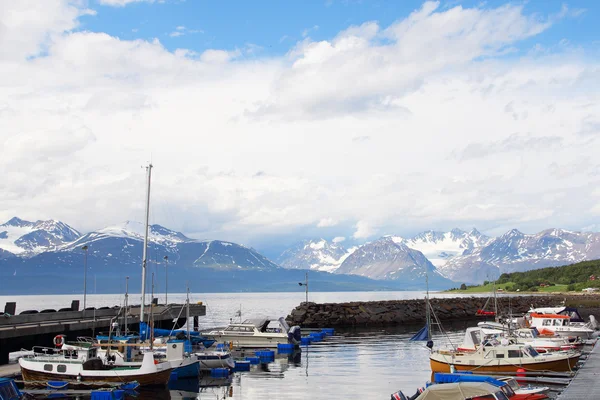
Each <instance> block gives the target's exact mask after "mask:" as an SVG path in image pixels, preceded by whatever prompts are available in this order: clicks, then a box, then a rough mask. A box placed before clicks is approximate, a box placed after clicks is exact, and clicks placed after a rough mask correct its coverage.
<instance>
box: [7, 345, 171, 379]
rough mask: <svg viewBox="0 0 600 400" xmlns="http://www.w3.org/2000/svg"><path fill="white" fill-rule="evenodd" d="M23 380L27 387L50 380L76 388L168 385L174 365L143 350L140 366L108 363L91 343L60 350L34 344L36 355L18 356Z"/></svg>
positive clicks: (63, 347) (68, 346)
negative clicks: (109, 384) (100, 356)
mask: <svg viewBox="0 0 600 400" xmlns="http://www.w3.org/2000/svg"><path fill="white" fill-rule="evenodd" d="M19 365H20V367H21V374H22V376H23V381H24V382H25V384H26V385H28V386H39V385H42V386H45V385H46V382H48V381H62V382H69V384H70V385H71V387H74V388H95V387H103V386H105V385H106V383H114V382H117V383H123V382H133V381H136V382H138V383H139V385H140V386H165V385H166V384H167V382H168V381H169V377H170V375H171V371H172V370H173V368H172V367H171V365H170V364H169V363H159V362H158V361H156V362H155V359H154V354H153V353H151V352H147V353H144V355H143V360H142V362H141V364H140V365H135V366H117V365H107V364H105V363H104V361H103V360H102V359H101V358H99V357H98V350H97V349H96V347H94V346H93V344H91V343H77V344H76V345H65V346H62V347H61V348H60V349H53V348H46V347H38V346H35V347H34V348H33V354H30V355H26V356H24V357H21V358H19Z"/></svg>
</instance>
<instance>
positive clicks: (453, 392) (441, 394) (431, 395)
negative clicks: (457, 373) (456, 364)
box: [392, 382, 507, 400]
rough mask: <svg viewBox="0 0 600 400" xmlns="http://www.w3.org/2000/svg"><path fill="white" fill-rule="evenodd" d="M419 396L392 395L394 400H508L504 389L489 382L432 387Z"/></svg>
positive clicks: (446, 384)
mask: <svg viewBox="0 0 600 400" xmlns="http://www.w3.org/2000/svg"><path fill="white" fill-rule="evenodd" d="M417 394H418V395H417ZM417 394H415V395H414V396H410V397H408V396H406V395H405V394H403V393H402V392H400V391H399V392H396V393H394V394H392V400H449V399H452V400H483V399H485V400H507V397H506V395H505V394H504V392H503V391H502V389H500V388H499V387H498V386H494V385H492V384H491V383H488V382H456V383H444V384H442V385H431V386H429V387H427V388H425V389H423V390H422V391H420V390H419V391H418V392H417Z"/></svg>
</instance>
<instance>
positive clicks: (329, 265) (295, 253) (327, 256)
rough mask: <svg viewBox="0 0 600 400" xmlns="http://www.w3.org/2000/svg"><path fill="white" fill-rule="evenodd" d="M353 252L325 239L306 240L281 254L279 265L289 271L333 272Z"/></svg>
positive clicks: (338, 243) (278, 259)
mask: <svg viewBox="0 0 600 400" xmlns="http://www.w3.org/2000/svg"><path fill="white" fill-rule="evenodd" d="M353 250H354V249H352V250H346V249H345V248H344V247H343V246H342V245H341V243H340V242H333V241H332V242H328V241H327V240H325V239H318V240H306V241H304V242H302V243H300V244H298V245H296V246H294V247H292V248H290V249H287V250H286V251H284V252H283V253H281V255H280V256H279V257H278V258H277V263H278V264H279V265H281V266H282V267H284V268H288V269H312V270H318V271H326V272H333V271H335V270H336V269H337V268H339V266H340V265H341V264H342V262H343V261H344V260H345V259H346V257H348V255H350V254H351V253H352V251H353Z"/></svg>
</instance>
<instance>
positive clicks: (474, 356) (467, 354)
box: [429, 343, 581, 372]
mask: <svg viewBox="0 0 600 400" xmlns="http://www.w3.org/2000/svg"><path fill="white" fill-rule="evenodd" d="M580 356H581V352H578V351H574V350H570V351H559V352H548V353H543V354H540V353H539V352H537V351H536V350H535V349H534V348H533V347H532V346H530V345H522V344H508V345H505V344H502V343H498V344H494V343H485V344H484V343H482V344H481V345H478V346H477V347H476V350H475V351H461V350H437V351H433V352H431V354H430V356H429V361H430V365H431V370H432V372H451V370H452V368H454V369H455V370H456V371H472V370H478V371H481V372H517V370H518V369H520V368H525V369H527V370H531V371H542V370H546V371H558V372H562V371H572V370H573V368H575V365H576V364H577V361H578V360H579V357H580Z"/></svg>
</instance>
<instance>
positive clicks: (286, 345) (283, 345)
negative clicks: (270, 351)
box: [277, 343, 294, 352]
mask: <svg viewBox="0 0 600 400" xmlns="http://www.w3.org/2000/svg"><path fill="white" fill-rule="evenodd" d="M286 350H291V351H294V345H293V344H292V343H279V344H278V345H277V351H278V352H281V351H286Z"/></svg>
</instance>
